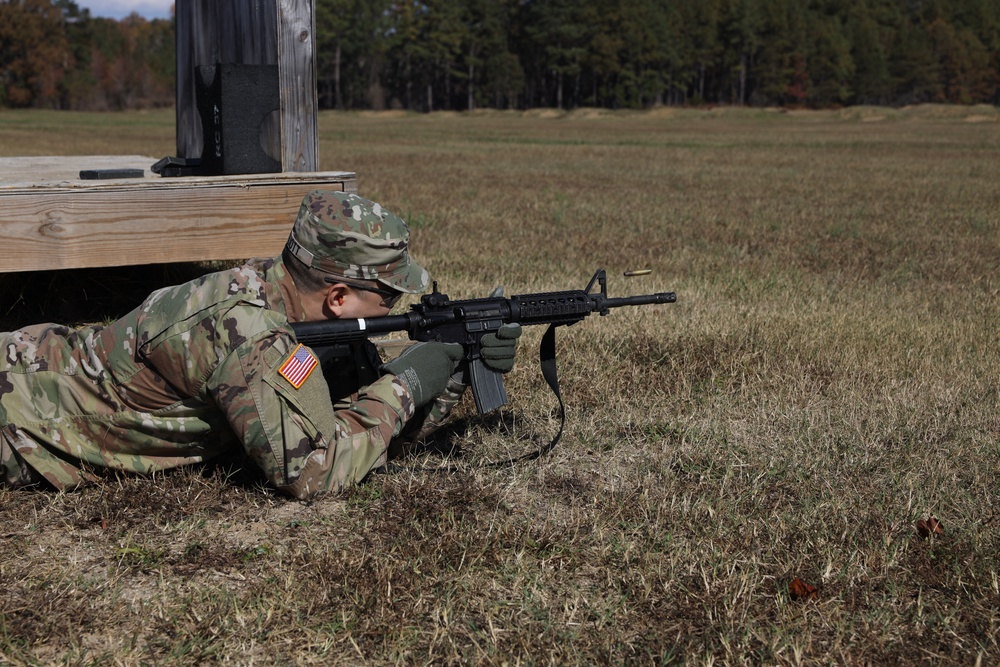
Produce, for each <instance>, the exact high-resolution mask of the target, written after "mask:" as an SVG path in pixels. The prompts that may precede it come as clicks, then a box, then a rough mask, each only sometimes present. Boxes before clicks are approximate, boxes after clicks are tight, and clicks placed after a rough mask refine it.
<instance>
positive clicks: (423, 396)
mask: <svg viewBox="0 0 1000 667" xmlns="http://www.w3.org/2000/svg"><path fill="white" fill-rule="evenodd" d="M463 356H465V351H464V350H463V349H462V346H461V345H459V344H458V343H417V344H416V345H412V346H410V347H408V348H406V351H404V352H403V354H401V355H399V356H398V357H396V358H395V359H393V360H392V361H390V362H388V363H386V364H382V372H384V373H391V374H392V375H395V376H396V377H397V378H399V380H400V381H401V382H402V383H403V384H405V385H406V388H407V389H409V390H410V395H411V396H413V402H414V404H415V405H416V406H417V407H418V408H419V407H420V406H422V405H424V404H425V403H428V402H430V401H431V400H433V399H434V398H435V397H437V396H439V395H440V394H441V393H443V392H444V390H445V387H447V386H448V378H450V377H451V374H452V373H454V372H455V366H457V365H458V362H459V361H461V360H462V357H463Z"/></svg>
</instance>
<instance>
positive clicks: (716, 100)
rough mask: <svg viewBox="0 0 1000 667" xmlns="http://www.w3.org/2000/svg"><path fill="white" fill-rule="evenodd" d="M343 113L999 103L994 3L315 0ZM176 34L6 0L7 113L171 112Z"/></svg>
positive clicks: (999, 21) (2, 94)
mask: <svg viewBox="0 0 1000 667" xmlns="http://www.w3.org/2000/svg"><path fill="white" fill-rule="evenodd" d="M316 44H317V49H316V53H317V73H318V77H317V78H318V81H317V84H318V92H319V97H320V105H321V106H322V107H325V108H339V109H359V108H368V109H372V108H374V109H383V108H403V109H410V110H420V111H434V110H440V109H456V110H457V109H475V108H480V107H494V108H520V109H524V108H531V107H559V108H572V107H580V106H597V107H608V108H642V107H648V106H652V105H660V104H665V105H700V104H731V105H753V106H767V105H785V106H791V105H794V106H810V107H830V106H839V105H849V104H882V105H905V104H915V103H921V102H947V103H957V104H969V103H979V102H986V103H994V104H995V103H1000V3H997V2H996V0H422V1H415V0H316ZM174 48H175V47H174V25H173V22H172V21H170V20H153V21H146V20H145V19H143V18H141V17H139V16H137V15H133V16H130V17H128V18H126V19H124V20H122V21H113V20H110V19H100V18H94V17H91V16H90V15H89V12H88V11H87V10H85V9H83V10H81V9H80V8H79V7H78V6H77V4H76V3H75V2H72V1H71V0H0V64H2V66H3V75H2V78H0V106H35V107H54V108H65V109H121V108H131V107H136V106H156V105H169V104H171V103H172V102H173V94H174V93H173V81H174V73H175V72H174V68H175V58H174Z"/></svg>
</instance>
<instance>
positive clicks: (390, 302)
mask: <svg viewBox="0 0 1000 667" xmlns="http://www.w3.org/2000/svg"><path fill="white" fill-rule="evenodd" d="M325 280H326V282H328V283H330V284H331V285H332V284H334V283H344V284H345V285H350V286H351V287H353V288H354V289H359V290H361V291H362V292H374V293H375V294H378V295H379V296H380V297H382V302H381V303H380V304H379V305H380V306H382V307H384V308H392V307H393V306H395V305H396V303H398V302H399V300H400V299H401V298H403V293H402V292H400V291H399V290H387V289H379V288H377V287H369V286H368V285H358V284H357V283H349V282H347V281H346V280H341V279H340V278H332V277H331V278H326V279H325Z"/></svg>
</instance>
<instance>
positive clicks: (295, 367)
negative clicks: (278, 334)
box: [278, 343, 319, 389]
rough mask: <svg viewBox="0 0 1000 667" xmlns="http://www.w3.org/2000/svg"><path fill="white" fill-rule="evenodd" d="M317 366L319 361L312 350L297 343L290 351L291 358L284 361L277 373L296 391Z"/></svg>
mask: <svg viewBox="0 0 1000 667" xmlns="http://www.w3.org/2000/svg"><path fill="white" fill-rule="evenodd" d="M318 365H319V359H317V358H316V355H314V354H313V353H312V350H310V349H309V348H308V347H306V346H305V345H302V344H301V343H299V346H298V347H296V348H295V349H294V350H293V351H292V356H290V357H288V359H286V360H285V363H283V364H282V365H281V368H279V369H278V372H279V373H280V374H281V377H283V378H285V379H286V380H288V382H289V384H291V385H292V386H293V387H295V388H296V389H298V388H299V387H301V386H302V383H303V382H305V381H306V378H307V377H309V374H310V373H312V372H313V369H314V368H316V366H318Z"/></svg>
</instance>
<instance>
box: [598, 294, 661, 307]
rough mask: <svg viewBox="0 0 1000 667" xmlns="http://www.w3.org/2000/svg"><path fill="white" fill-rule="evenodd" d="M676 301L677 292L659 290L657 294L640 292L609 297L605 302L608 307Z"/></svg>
mask: <svg viewBox="0 0 1000 667" xmlns="http://www.w3.org/2000/svg"><path fill="white" fill-rule="evenodd" d="M675 301H677V294H676V293H674V292H657V293H656V294H638V295H636V296H623V297H618V298H608V299H607V300H606V301H605V302H604V306H605V307H606V308H619V307H621V306H647V305H649V304H652V303H673V302H675Z"/></svg>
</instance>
